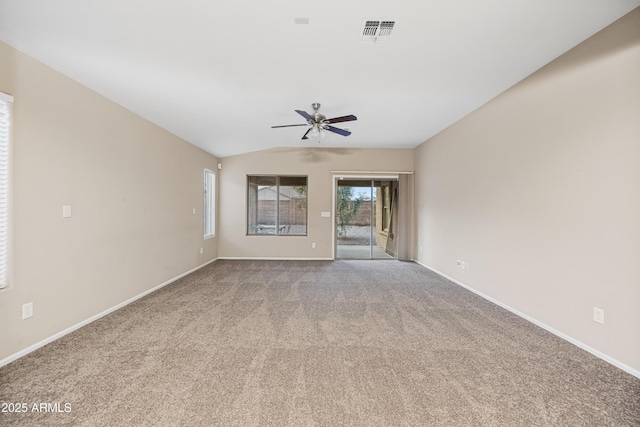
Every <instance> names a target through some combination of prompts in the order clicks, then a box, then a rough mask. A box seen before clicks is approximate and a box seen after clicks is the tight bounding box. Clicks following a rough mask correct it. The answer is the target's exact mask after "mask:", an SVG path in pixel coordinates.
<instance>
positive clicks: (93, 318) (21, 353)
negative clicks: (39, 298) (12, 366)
mask: <svg viewBox="0 0 640 427" xmlns="http://www.w3.org/2000/svg"><path fill="white" fill-rule="evenodd" d="M217 259H218V258H215V259H212V260H211V261H207V262H205V263H204V264H201V265H199V266H197V267H194V268H192V269H191V270H189V271H186V272H184V273H182V274H180V275H178V276H176V277H174V278H172V279H169V280H167V281H166V282H164V283H161V284H159V285H157V286H154V287H153V288H151V289H149V290H146V291H144V292H142V293H141V294H139V295H136V296H134V297H133V298H129V299H128V300H126V301H124V302H121V303H120V304H118V305H115V306H113V307H111V308H109V309H107V310H105V311H103V312H101V313H98V314H96V315H95V316H91V317H90V318H88V319H86V320H83V321H82V322H80V323H77V324H75V325H73V326H70V327H68V328H67V329H65V330H63V331H60V332H58V333H57V334H54V335H52V336H50V337H48V338H45V339H43V340H42V341H40V342H37V343H35V344H33V345H32V346H29V347H27V348H25V349H24V350H20V351H19V352H17V353H15V354H12V355H11V356H8V357H5V358H4V359H2V360H0V368H1V367H3V366H4V365H8V364H9V363H11V362H13V361H14V360H17V359H19V358H21V357H23V356H26V355H27V354H29V353H31V352H32V351H35V350H37V349H39V348H40V347H44V346H45V345H47V344H49V343H51V342H53V341H55V340H57V339H59V338H62V337H63V336H65V335H67V334H70V333H71V332H73V331H75V330H78V329H80V328H82V327H83V326H86V325H88V324H89V323H91V322H94V321H96V320H98V319H100V318H101V317H104V316H106V315H107V314H110V313H113V312H114V311H116V310H119V309H121V308H122V307H124V306H126V305H129V304H131V303H132V302H134V301H136V300H139V299H140V298H142V297H144V296H146V295H149V294H150V293H152V292H155V291H157V290H158V289H160V288H163V287H165V286H167V285H169V284H171V283H173V282H175V281H176V280H178V279H181V278H183V277H184V276H186V275H188V274H191V273H193V272H194V271H196V270H199V269H201V268H202V267H204V266H205V265H209V264H211V263H212V262H214V261H216V260H217Z"/></svg>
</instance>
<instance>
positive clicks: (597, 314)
mask: <svg viewBox="0 0 640 427" xmlns="http://www.w3.org/2000/svg"><path fill="white" fill-rule="evenodd" d="M593 321H594V322H598V323H600V324H602V325H604V310H603V309H601V308H598V307H593Z"/></svg>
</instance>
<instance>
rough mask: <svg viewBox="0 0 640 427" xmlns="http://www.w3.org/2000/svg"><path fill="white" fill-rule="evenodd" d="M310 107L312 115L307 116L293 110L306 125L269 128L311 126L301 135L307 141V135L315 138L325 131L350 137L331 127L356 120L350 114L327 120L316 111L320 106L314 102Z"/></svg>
mask: <svg viewBox="0 0 640 427" xmlns="http://www.w3.org/2000/svg"><path fill="white" fill-rule="evenodd" d="M311 107H312V108H313V114H309V113H307V112H306V111H302V110H295V112H296V113H298V114H300V115H301V116H302V117H304V118H305V120H306V121H307V123H305V124H299V125H280V126H271V128H272V129H273V128H288V127H293V126H311V127H310V128H309V129H307V131H306V132H305V133H304V135H302V139H309V138H308V137H307V135H309V133H311V135H312V136H317V135H320V133H321V132H322V131H327V130H328V131H329V132H333V133H337V134H338V135H342V136H349V135H351V132H349V131H348V130H345V129H340V128H337V127H335V126H331V125H332V124H333V123H342V122H351V121H353V120H358V118H357V117H356V116H354V115H353V114H350V115H348V116H340V117H334V118H332V119H327V118H326V117H325V116H324V114H320V113H319V112H318V110H319V109H320V104H318V103H317V102H314V103H313V104H311Z"/></svg>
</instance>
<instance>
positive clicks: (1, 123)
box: [0, 92, 13, 288]
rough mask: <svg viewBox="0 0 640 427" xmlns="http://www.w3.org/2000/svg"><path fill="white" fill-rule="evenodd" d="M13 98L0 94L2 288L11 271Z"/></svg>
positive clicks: (0, 259) (0, 267)
mask: <svg viewBox="0 0 640 427" xmlns="http://www.w3.org/2000/svg"><path fill="white" fill-rule="evenodd" d="M12 103H13V97H12V96H10V95H7V94H5V93H2V92H0V288H4V287H6V286H7V285H8V282H9V278H8V269H9V148H10V145H9V136H10V131H11V104H12Z"/></svg>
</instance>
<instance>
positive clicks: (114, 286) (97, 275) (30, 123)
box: [0, 43, 217, 361]
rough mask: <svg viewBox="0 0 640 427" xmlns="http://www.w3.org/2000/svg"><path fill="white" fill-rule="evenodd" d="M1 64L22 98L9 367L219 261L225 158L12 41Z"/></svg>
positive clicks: (7, 305)
mask: <svg viewBox="0 0 640 427" xmlns="http://www.w3.org/2000/svg"><path fill="white" fill-rule="evenodd" d="M0 64H2V66H1V67H0V91H2V92H6V93H9V94H11V95H13V96H14V98H15V100H14V108H13V115H14V128H13V163H12V169H13V170H12V179H13V221H12V233H13V251H12V256H13V260H12V267H13V271H12V280H11V284H10V287H9V288H8V289H4V290H0V325H2V327H1V328H0V361H2V360H3V359H5V358H8V357H9V356H11V355H14V354H16V353H17V352H20V351H23V350H25V349H26V348H28V347H30V346H32V345H35V344H36V343H38V342H40V341H42V340H45V339H47V338H48V337H51V336H53V335H55V334H58V333H59V332H61V331H63V330H64V329H66V328H69V327H72V326H73V325H76V324H78V323H79V322H82V321H84V320H86V319H88V318H91V317H92V316H95V315H97V314H99V313H101V312H103V311H104V310H107V309H110V308H111V307H114V306H116V305H118V304H120V303H122V302H124V301H126V300H128V299H129V298H132V297H134V296H137V295H139V294H141V293H143V292H145V291H147V290H149V289H151V288H153V287H155V286H157V285H160V284H162V283H164V282H166V281H168V280H170V279H172V278H174V277H176V276H178V275H180V274H182V273H184V272H186V271H188V270H190V269H193V268H195V267H197V266H199V265H202V264H203V263H206V262H207V261H209V260H212V259H214V258H216V257H217V239H209V240H206V241H205V240H203V238H202V203H203V196H202V190H203V184H202V180H203V169H204V168H205V167H208V168H211V169H212V170H214V171H215V170H216V163H217V160H216V158H214V157H213V156H211V155H209V154H206V153H205V152H203V151H201V150H199V149H197V148H195V147H194V146H192V145H190V144H188V143H186V142H185V141H182V140H180V139H178V138H177V137H175V136H173V135H171V134H169V133H168V132H166V131H164V130H162V129H160V128H158V127H156V126H154V125H152V124H150V123H149V122H147V121H145V120H143V119H141V118H140V117H138V116H136V115H134V114H132V113H131V112H129V111H127V110H125V109H124V108H122V107H120V106H118V105H116V104H114V103H112V102H110V101H108V100H107V99H105V98H103V97H101V96H99V95H98V94H96V93H95V92H92V91H90V90H88V89H87V88H85V87H83V86H81V85H79V84H78V83H76V82H74V81H72V80H70V79H68V78H66V77H64V76H62V75H60V74H59V73H57V72H55V71H53V70H51V69H50V68H48V67H46V66H44V65H42V64H40V63H38V62H36V61H35V60H33V59H31V58H29V57H27V56H25V55H23V54H21V53H19V52H17V51H16V50H14V49H13V48H11V47H9V46H7V45H6V44H3V43H0ZM63 204H70V205H71V206H72V217H71V218H68V219H63V218H62V205H63ZM193 208H196V214H195V215H194V214H193V213H192V209H193ZM201 247H202V248H203V249H204V254H203V255H200V248H201ZM27 302H33V305H34V316H33V317H32V318H30V319H27V320H21V319H22V304H24V303H27Z"/></svg>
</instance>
